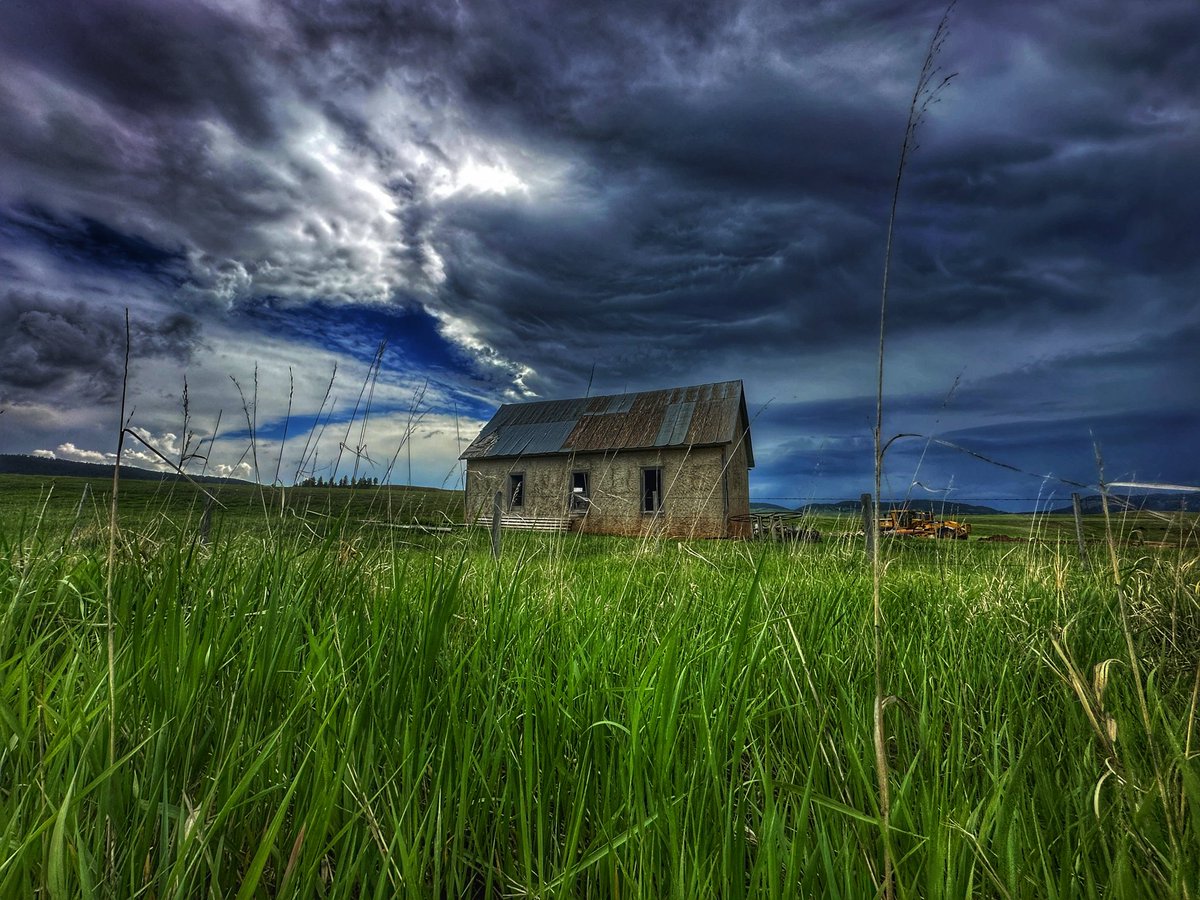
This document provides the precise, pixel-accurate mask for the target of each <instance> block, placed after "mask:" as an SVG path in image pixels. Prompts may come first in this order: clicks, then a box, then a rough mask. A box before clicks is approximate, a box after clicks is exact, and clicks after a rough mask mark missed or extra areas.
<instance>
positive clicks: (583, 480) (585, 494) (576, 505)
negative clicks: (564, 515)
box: [571, 472, 592, 512]
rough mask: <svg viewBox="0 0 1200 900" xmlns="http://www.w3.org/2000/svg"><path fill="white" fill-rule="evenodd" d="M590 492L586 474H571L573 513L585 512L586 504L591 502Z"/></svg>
mask: <svg viewBox="0 0 1200 900" xmlns="http://www.w3.org/2000/svg"><path fill="white" fill-rule="evenodd" d="M591 497H592V491H591V486H590V485H589V484H588V473H587V472H572V473H571V510H572V511H573V512H583V511H585V510H587V508H588V503H589V502H590V501H591Z"/></svg>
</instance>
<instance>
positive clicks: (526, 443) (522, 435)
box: [462, 381, 754, 466]
mask: <svg viewBox="0 0 1200 900" xmlns="http://www.w3.org/2000/svg"><path fill="white" fill-rule="evenodd" d="M748 422H749V419H748V418H747V417H746V400H745V397H744V395H743V393H742V383H741V382H740V381H719V382H715V383H713V384H698V385H693V386H692V387H680V388H667V389H666V390H661V391H642V392H640V393H635V394H613V395H610V396H605V397H581V398H578V399H574V400H541V401H535V402H533V403H506V404H505V405H504V406H501V407H500V408H499V409H498V410H496V414H495V415H494V416H492V419H491V421H490V422H488V423H487V425H485V426H484V428H483V431H481V432H480V433H479V437H477V438H476V439H475V440H474V441H473V442H472V443H471V445H470V446H469V447H467V449H466V450H464V451H463V454H462V459H492V458H499V457H517V456H545V455H548V454H555V453H585V452H602V451H611V450H641V449H654V448H657V447H688V446H694V447H701V446H713V445H719V444H731V443H736V442H737V441H738V440H740V439H744V440H745V442H746V457H747V460H748V462H749V464H750V465H751V466H753V465H754V453H753V450H752V449H751V445H750V430H749V425H748ZM743 429H744V430H745V435H744V438H743V435H742V430H743Z"/></svg>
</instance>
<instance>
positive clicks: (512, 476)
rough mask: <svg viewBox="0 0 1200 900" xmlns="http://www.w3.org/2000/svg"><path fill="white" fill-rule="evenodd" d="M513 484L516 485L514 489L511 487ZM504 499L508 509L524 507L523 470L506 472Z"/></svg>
mask: <svg viewBox="0 0 1200 900" xmlns="http://www.w3.org/2000/svg"><path fill="white" fill-rule="evenodd" d="M514 486H516V487H517V489H516V490H514V489H513V488H514ZM505 499H506V500H507V503H506V504H505V506H506V508H508V509H510V510H512V509H524V508H525V472H524V470H522V471H520V472H509V473H508V494H507V495H506V497H505Z"/></svg>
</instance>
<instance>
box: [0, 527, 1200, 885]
mask: <svg viewBox="0 0 1200 900" xmlns="http://www.w3.org/2000/svg"><path fill="white" fill-rule="evenodd" d="M192 533H193V531H192V529H191V528H190V527H188V525H187V523H186V522H183V523H180V522H175V521H167V520H161V519H160V520H156V521H155V522H145V523H144V525H143V527H142V528H140V529H126V530H125V532H123V535H124V536H123V540H122V542H121V543H120V544H119V546H118V552H117V554H116V562H115V566H116V568H115V571H114V573H113V574H114V579H113V583H114V594H113V615H114V634H115V649H116V654H115V664H114V673H115V706H114V707H112V708H110V705H109V699H108V683H107V678H108V674H107V659H106V647H105V640H106V612H105V602H104V600H105V595H104V584H105V568H104V557H105V552H106V549H107V547H106V537H107V536H106V535H98V534H90V533H88V532H86V531H84V532H81V531H79V530H76V531H75V534H74V536H72V533H71V529H70V527H69V524H68V523H64V522H63V521H60V520H56V519H54V518H53V517H44V518H39V517H38V516H37V515H36V514H30V515H28V516H26V517H23V518H21V519H19V520H18V519H13V520H12V521H11V522H10V524H9V526H8V527H4V528H0V896H3V897H27V896H53V897H69V896H113V897H133V896H139V897H141V896H144V897H151V896H152V897H157V898H168V897H179V898H183V897H188V898H191V897H204V896H207V897H238V896H241V897H273V896H286V897H292V896H295V897H355V898H359V897H368V896H372V897H392V896H401V897H445V896H454V897H458V896H469V897H501V896H538V897H621V898H635V897H645V898H660V897H679V898H692V897H780V898H785V897H787V898H792V897H803V896H811V897H844V898H861V897H870V896H872V895H874V894H875V893H876V891H877V890H878V885H879V879H880V874H881V873H880V872H879V871H878V861H879V859H880V852H879V840H880V829H879V824H878V822H877V814H878V811H877V809H876V808H875V803H876V802H877V801H876V797H877V792H876V786H875V780H874V754H873V750H872V736H871V721H872V706H873V702H874V686H873V667H874V658H873V653H872V634H871V627H872V613H871V604H870V596H871V575H870V571H869V568H868V567H867V564H866V562H865V561H864V559H863V558H862V552H861V548H856V547H855V546H853V545H852V544H851V543H848V542H845V543H829V544H826V545H820V546H816V547H814V546H811V545H804V546H799V547H780V546H758V545H750V544H739V543H713V542H692V543H677V542H673V541H663V542H657V543H649V544H647V543H642V542H636V541H626V540H621V539H603V538H586V537H578V536H568V537H565V538H564V537H540V536H510V535H506V542H505V551H504V557H503V559H502V560H500V561H499V562H496V561H494V560H492V559H491V558H490V556H489V553H488V549H487V544H486V537H485V536H483V535H479V536H477V537H476V536H470V535H467V536H464V535H462V534H454V535H446V536H442V535H438V536H429V535H420V534H413V533H409V532H396V531H395V530H387V529H375V530H370V529H367V528H355V527H352V526H351V525H350V524H349V523H331V524H330V525H328V526H327V527H325V528H323V529H321V528H318V529H307V528H306V529H304V530H295V529H293V530H287V529H274V530H272V532H271V536H270V537H269V538H268V537H267V536H266V534H265V532H262V531H258V530H256V529H254V528H252V527H246V526H244V525H242V524H240V523H237V522H233V521H231V522H229V523H228V524H227V525H226V526H224V527H218V528H217V530H216V531H215V532H214V535H213V540H212V543H211V544H209V545H208V546H201V545H200V544H198V543H197V542H196V541H194V540H193V539H192V538H191V536H190V535H191V534H192ZM399 537H403V540H402V541H401V540H400V539H399ZM887 555H888V556H889V561H888V566H889V568H888V572H887V579H886V581H885V586H884V589H885V592H886V604H887V610H888V615H889V618H888V621H887V629H886V632H885V646H884V652H885V653H886V654H887V655H888V670H889V673H890V681H889V684H890V687H891V689H892V690H893V691H894V693H895V698H894V699H892V700H889V702H888V704H887V706H888V709H887V716H888V722H889V728H888V733H889V742H888V747H887V750H888V754H889V764H890V768H891V771H892V773H893V779H894V782H893V790H892V810H891V831H892V836H893V844H894V848H895V864H896V872H895V875H896V889H897V893H898V894H899V895H900V896H907V897H941V896H944V897H965V896H981V897H993V896H994V897H1064V898H1065V897H1097V898H1100V897H1143V896H1147V897H1155V896H1159V897H1180V896H1186V895H1188V894H1189V892H1190V896H1198V895H1200V884H1198V876H1197V872H1198V868H1197V863H1196V861H1195V860H1196V858H1197V853H1196V851H1197V849H1198V848H1200V841H1198V836H1200V760H1198V759H1197V754H1198V751H1200V735H1197V734H1196V727H1195V723H1194V718H1195V713H1196V709H1195V706H1196V695H1195V687H1196V678H1197V659H1196V655H1197V654H1196V647H1197V646H1200V603H1198V600H1197V568H1196V565H1195V562H1194V560H1189V559H1186V558H1183V557H1181V556H1179V555H1178V554H1171V553H1167V552H1163V553H1162V554H1161V555H1158V556H1156V555H1144V556H1140V557H1130V558H1127V559H1123V560H1122V565H1123V566H1124V567H1125V568H1124V574H1125V580H1124V584H1125V586H1126V590H1127V595H1126V596H1127V599H1128V600H1129V601H1130V608H1131V613H1130V615H1131V619H1132V622H1133V627H1134V629H1135V640H1136V644H1137V649H1138V652H1139V654H1140V661H1141V663H1142V665H1143V666H1144V668H1145V671H1146V673H1148V674H1147V678H1146V692H1147V697H1148V701H1149V705H1150V710H1151V713H1152V719H1151V729H1152V733H1151V734H1149V735H1148V734H1147V733H1146V729H1145V728H1144V726H1143V724H1142V716H1141V713H1140V712H1139V709H1138V703H1137V699H1136V697H1135V694H1134V690H1133V685H1132V684H1131V681H1130V677H1129V671H1128V665H1127V664H1126V663H1124V662H1120V661H1118V662H1114V663H1108V664H1105V661H1106V660H1110V659H1116V660H1122V659H1124V658H1125V655H1126V654H1125V643H1124V638H1123V635H1122V630H1121V625H1120V620H1119V615H1120V612H1119V606H1118V601H1117V596H1116V593H1115V591H1114V589H1113V586H1112V585H1111V584H1110V583H1109V582H1110V581H1111V573H1109V575H1110V578H1109V579H1108V580H1106V579H1105V578H1104V577H1103V576H1102V575H1099V574H1088V573H1085V572H1084V571H1082V570H1081V568H1080V567H1079V566H1077V565H1075V563H1074V561H1073V560H1072V559H1071V558H1069V557H1067V556H1064V555H1063V550H1062V549H1061V548H1059V547H1043V546H1039V545H1022V546H1015V547H1014V546H1003V545H1001V546H984V545H963V544H958V543H954V544H932V543H927V544H920V545H899V544H897V545H895V546H892V547H889V548H888V551H887ZM1097 667H1099V668H1097ZM1101 682H1103V683H1101ZM110 716H112V717H114V718H115V722H116V754H115V762H114V763H113V764H111V765H110V764H109V759H108V748H107V742H108V728H109V721H110ZM1097 726H1098V727H1099V731H1098V730H1097ZM1112 733H1115V739H1112V738H1111V737H1110V738H1108V739H1107V740H1106V739H1105V737H1104V735H1111V734H1112ZM1158 781H1161V783H1162V784H1163V786H1164V789H1165V791H1164V792H1160V791H1159V790H1158V789H1157V787H1156V783H1157V782H1158ZM1164 796H1165V800H1166V802H1167V803H1168V804H1170V814H1169V815H1167V814H1165V811H1164V807H1163V803H1164ZM1168 822H1170V825H1171V829H1173V832H1174V833H1173V834H1172V833H1169V829H1168Z"/></svg>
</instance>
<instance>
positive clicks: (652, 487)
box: [642, 469, 663, 512]
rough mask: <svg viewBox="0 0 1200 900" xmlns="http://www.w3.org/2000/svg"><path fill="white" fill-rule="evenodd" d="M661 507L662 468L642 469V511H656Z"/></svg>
mask: <svg viewBox="0 0 1200 900" xmlns="http://www.w3.org/2000/svg"><path fill="white" fill-rule="evenodd" d="M662 507H663V485H662V469H642V512H658V511H659V510H660V509H662Z"/></svg>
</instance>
